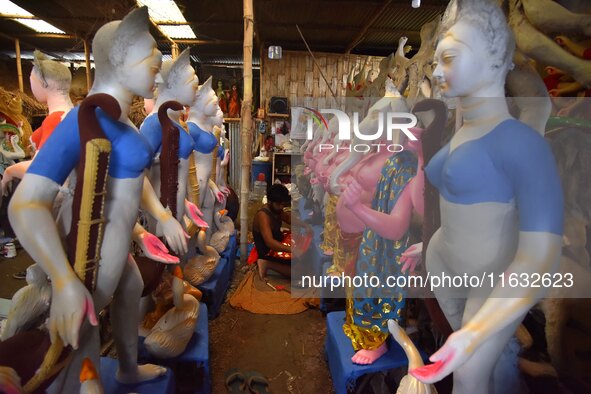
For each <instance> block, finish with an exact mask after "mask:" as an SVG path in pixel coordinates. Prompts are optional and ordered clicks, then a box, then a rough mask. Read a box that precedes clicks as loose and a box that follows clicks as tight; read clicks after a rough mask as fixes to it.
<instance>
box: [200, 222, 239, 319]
mask: <svg viewBox="0 0 591 394" xmlns="http://www.w3.org/2000/svg"><path fill="white" fill-rule="evenodd" d="M237 249H238V246H237V242H236V233H234V234H233V235H232V236H231V237H230V241H229V242H228V246H227V247H226V250H224V251H223V252H222V253H221V255H220V261H219V262H218V265H217V267H216V268H215V271H214V272H213V275H212V276H211V278H209V279H208V280H207V281H205V282H203V283H202V284H200V285H199V286H197V288H198V289H199V290H201V292H202V293H203V298H202V299H201V302H204V303H205V304H207V306H208V309H209V318H210V319H215V318H216V317H217V316H218V315H219V313H220V308H221V307H222V304H223V303H224V299H225V298H226V292H227V291H228V287H230V282H231V281H232V274H233V273H234V260H235V259H236V251H237Z"/></svg>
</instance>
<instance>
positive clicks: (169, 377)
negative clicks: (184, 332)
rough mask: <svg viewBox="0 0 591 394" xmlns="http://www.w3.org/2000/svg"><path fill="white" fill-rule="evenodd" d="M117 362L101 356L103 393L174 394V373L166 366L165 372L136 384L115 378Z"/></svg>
mask: <svg viewBox="0 0 591 394" xmlns="http://www.w3.org/2000/svg"><path fill="white" fill-rule="evenodd" d="M118 367H119V362H118V361H117V360H115V359H112V358H109V357H101V367H100V375H101V382H102V384H103V389H104V392H105V393H109V394H128V393H138V394H174V392H175V390H176V387H175V383H174V375H173V373H172V371H171V370H170V369H169V368H167V369H166V374H165V375H163V376H160V377H159V378H156V379H153V380H150V381H147V382H143V383H137V384H123V383H119V382H118V381H117V380H116V379H115V373H116V372H117V368H118Z"/></svg>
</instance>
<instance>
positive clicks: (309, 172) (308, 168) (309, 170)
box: [304, 167, 312, 175]
mask: <svg viewBox="0 0 591 394" xmlns="http://www.w3.org/2000/svg"><path fill="white" fill-rule="evenodd" d="M311 173H312V169H311V168H310V167H306V168H304V175H310V174H311Z"/></svg>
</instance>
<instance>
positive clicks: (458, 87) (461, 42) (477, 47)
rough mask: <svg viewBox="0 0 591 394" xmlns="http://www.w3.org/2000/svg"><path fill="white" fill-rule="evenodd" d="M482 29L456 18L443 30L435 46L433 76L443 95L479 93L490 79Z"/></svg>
mask: <svg viewBox="0 0 591 394" xmlns="http://www.w3.org/2000/svg"><path fill="white" fill-rule="evenodd" d="M485 47H486V40H485V39H484V36H483V34H482V32H481V31H480V30H479V29H478V28H476V27H474V26H472V25H471V24H468V23H464V22H458V23H456V24H455V25H454V26H453V27H452V28H451V29H449V30H448V31H447V33H445V35H444V36H443V39H442V40H441V41H440V42H439V44H438V45H437V49H436V50H435V62H434V63H435V70H434V71H433V76H434V77H435V80H436V81H437V83H438V84H439V87H440V89H441V93H442V95H443V96H444V97H469V96H479V92H480V91H481V90H482V89H484V88H486V86H487V85H488V84H490V83H492V82H493V79H494V74H495V73H494V72H493V67H492V64H491V61H490V56H489V55H487V53H486V50H485V49H486V48H485Z"/></svg>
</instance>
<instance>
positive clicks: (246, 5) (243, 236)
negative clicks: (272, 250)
mask: <svg viewBox="0 0 591 394" xmlns="http://www.w3.org/2000/svg"><path fill="white" fill-rule="evenodd" d="M243 12H244V45H243V50H244V69H243V80H244V85H243V94H244V100H243V101H242V110H241V112H242V114H241V130H240V134H241V135H240V139H241V149H242V152H241V153H242V154H241V157H242V159H241V177H240V197H241V198H240V261H241V262H242V263H246V259H247V257H248V256H247V255H246V253H247V240H248V238H247V236H248V201H249V197H250V196H249V188H250V181H249V177H250V171H251V170H250V167H251V161H252V158H251V156H252V155H251V152H250V148H251V146H252V47H253V45H252V40H253V32H254V12H253V6H252V0H243Z"/></svg>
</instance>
